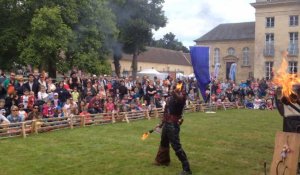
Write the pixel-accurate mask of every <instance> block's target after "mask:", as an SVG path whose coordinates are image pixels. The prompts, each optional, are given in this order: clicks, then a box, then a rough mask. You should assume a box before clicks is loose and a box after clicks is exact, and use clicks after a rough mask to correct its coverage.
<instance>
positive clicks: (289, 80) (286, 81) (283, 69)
mask: <svg viewBox="0 0 300 175" xmlns="http://www.w3.org/2000/svg"><path fill="white" fill-rule="evenodd" d="M283 55H284V58H283V60H282V63H281V66H280V68H279V70H278V71H277V73H276V74H275V76H274V78H273V83H274V84H275V85H277V86H278V87H280V88H281V95H282V97H285V98H286V99H287V100H288V101H289V102H292V103H295V102H296V101H297V98H298V96H299V95H300V94H298V92H297V89H296V88H297V87H299V85H300V78H298V77H297V74H294V73H289V72H288V71H287V68H288V63H287V61H286V55H287V53H284V54H283Z"/></svg>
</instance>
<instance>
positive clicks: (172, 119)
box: [155, 90, 192, 174]
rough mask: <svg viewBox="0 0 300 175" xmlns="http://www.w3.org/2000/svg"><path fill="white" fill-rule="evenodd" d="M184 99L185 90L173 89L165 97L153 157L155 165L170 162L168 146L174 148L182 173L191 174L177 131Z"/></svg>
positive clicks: (178, 130)
mask: <svg viewBox="0 0 300 175" xmlns="http://www.w3.org/2000/svg"><path fill="white" fill-rule="evenodd" d="M185 101H186V93H185V91H183V90H181V91H179V90H175V91H174V92H172V94H171V96H170V97H168V98H167V103H166V106H165V110H164V116H163V123H162V133H161V141H160V147H159V150H158V153H157V156H156V158H155V164H156V165H166V166H168V165H169V164H170V146H169V144H171V146H172V148H173V149H174V151H175V153H176V155H177V157H178V159H179V160H180V161H181V164H182V168H183V172H182V174H192V172H191V170H190V165H189V161H188V159H187V156H186V154H185V152H184V150H183V149H182V146H181V143H180V139H179V132H180V124H181V123H180V122H181V121H182V112H183V109H184V105H185Z"/></svg>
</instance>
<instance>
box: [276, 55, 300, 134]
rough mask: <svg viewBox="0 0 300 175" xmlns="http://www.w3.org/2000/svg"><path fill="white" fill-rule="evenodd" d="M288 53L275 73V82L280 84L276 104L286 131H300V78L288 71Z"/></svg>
mask: <svg viewBox="0 0 300 175" xmlns="http://www.w3.org/2000/svg"><path fill="white" fill-rule="evenodd" d="M286 56H287V53H286V52H284V53H283V57H284V59H283V61H282V64H281V66H280V68H279V70H278V71H277V73H276V74H275V77H274V79H273V82H274V83H275V84H276V85H278V86H279V87H278V88H277V92H276V97H275V101H276V106H277V109H278V111H279V113H280V115H281V116H282V117H283V131H284V132H294V133H297V132H300V78H299V77H297V75H296V74H290V73H288V72H287V67H288V63H287V61H286V59H285V58H286Z"/></svg>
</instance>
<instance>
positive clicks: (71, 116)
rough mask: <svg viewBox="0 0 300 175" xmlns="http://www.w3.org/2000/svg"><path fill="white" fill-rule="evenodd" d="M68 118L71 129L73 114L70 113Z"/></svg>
mask: <svg viewBox="0 0 300 175" xmlns="http://www.w3.org/2000/svg"><path fill="white" fill-rule="evenodd" d="M69 120H70V122H69V124H70V128H71V129H73V114H71V115H70V116H69Z"/></svg>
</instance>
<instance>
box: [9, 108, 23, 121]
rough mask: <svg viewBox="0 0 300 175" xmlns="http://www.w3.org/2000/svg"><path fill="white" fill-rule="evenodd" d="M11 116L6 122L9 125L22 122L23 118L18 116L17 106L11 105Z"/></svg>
mask: <svg viewBox="0 0 300 175" xmlns="http://www.w3.org/2000/svg"><path fill="white" fill-rule="evenodd" d="M10 111H11V114H10V115H8V116H7V120H8V121H9V122H10V123H18V122H22V121H24V117H23V116H21V115H20V114H19V108H18V106H15V105H13V106H12V107H11V108H10Z"/></svg>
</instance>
